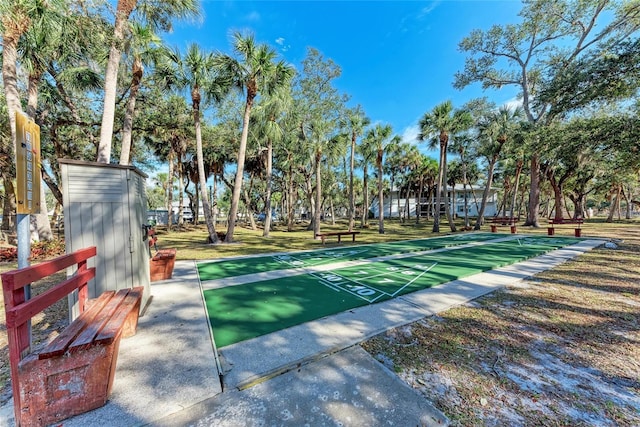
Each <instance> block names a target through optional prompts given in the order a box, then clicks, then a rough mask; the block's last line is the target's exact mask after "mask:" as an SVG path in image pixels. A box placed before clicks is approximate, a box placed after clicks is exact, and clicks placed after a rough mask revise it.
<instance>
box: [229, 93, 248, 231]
mask: <svg viewBox="0 0 640 427" xmlns="http://www.w3.org/2000/svg"><path fill="white" fill-rule="evenodd" d="M252 105H253V98H252V97H251V95H250V93H247V103H246V105H245V108H244V117H243V118H242V136H241V137H240V147H239V148H238V168H237V170H236V179H235V181H234V183H233V193H232V195H231V207H230V209H229V221H228V222H229V224H228V225H227V236H226V237H225V242H227V243H231V242H233V231H234V229H235V226H236V216H237V215H238V205H239V204H240V192H241V189H242V177H243V174H244V159H245V157H246V154H247V139H248V138H249V119H250V118H251V107H252Z"/></svg>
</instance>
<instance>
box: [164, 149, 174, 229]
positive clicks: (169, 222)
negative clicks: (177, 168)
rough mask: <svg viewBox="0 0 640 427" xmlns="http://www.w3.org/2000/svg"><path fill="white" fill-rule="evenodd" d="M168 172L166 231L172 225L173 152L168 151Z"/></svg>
mask: <svg viewBox="0 0 640 427" xmlns="http://www.w3.org/2000/svg"><path fill="white" fill-rule="evenodd" d="M168 160H169V172H168V175H167V199H166V200H167V232H169V233H170V232H171V228H172V227H173V164H174V160H175V152H174V151H173V150H171V151H169V156H168Z"/></svg>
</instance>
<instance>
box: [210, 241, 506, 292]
mask: <svg viewBox="0 0 640 427" xmlns="http://www.w3.org/2000/svg"><path fill="white" fill-rule="evenodd" d="M505 236H511V235H509V234H506V235H505V234H496V233H466V234H455V235H451V236H443V237H436V238H430V239H419V240H406V241H399V242H388V243H372V244H368V245H359V246H347V247H343V248H331V249H321V250H315V251H309V252H299V253H288V254H276V255H265V256H257V257H245V258H237V259H232V260H221V261H207V262H200V263H198V274H199V276H200V280H202V281H207V280H216V279H223V278H226V277H237V276H243V275H247V274H256V273H264V272H268V271H276V270H285V269H291V268H304V267H313V266H318V265H327V264H331V263H335V262H345V261H355V260H359V259H368V258H375V257H381V256H390V255H396V254H401V253H410V252H420V251H427V250H433V249H440V248H447V247H453V246H458V245H464V244H467V243H473V242H483V241H488V240H493V239H498V238H504V237H505Z"/></svg>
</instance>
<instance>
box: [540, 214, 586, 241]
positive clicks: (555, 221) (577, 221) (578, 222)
mask: <svg viewBox="0 0 640 427" xmlns="http://www.w3.org/2000/svg"><path fill="white" fill-rule="evenodd" d="M566 224H570V225H574V226H575V227H574V235H575V236H576V237H580V236H582V228H581V227H582V224H584V218H550V219H549V226H548V227H547V234H548V235H549V236H553V235H554V234H555V232H556V230H555V228H554V226H556V225H566Z"/></svg>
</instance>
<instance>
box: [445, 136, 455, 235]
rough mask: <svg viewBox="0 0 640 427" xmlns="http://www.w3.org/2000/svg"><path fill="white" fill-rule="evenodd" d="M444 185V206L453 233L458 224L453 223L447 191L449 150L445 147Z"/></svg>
mask: <svg viewBox="0 0 640 427" xmlns="http://www.w3.org/2000/svg"><path fill="white" fill-rule="evenodd" d="M443 185H444V206H445V209H446V211H447V221H448V222H449V228H450V229H451V231H454V232H455V231H457V230H456V223H455V222H453V215H451V206H449V192H448V191H447V149H446V147H445V150H444V174H443Z"/></svg>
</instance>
